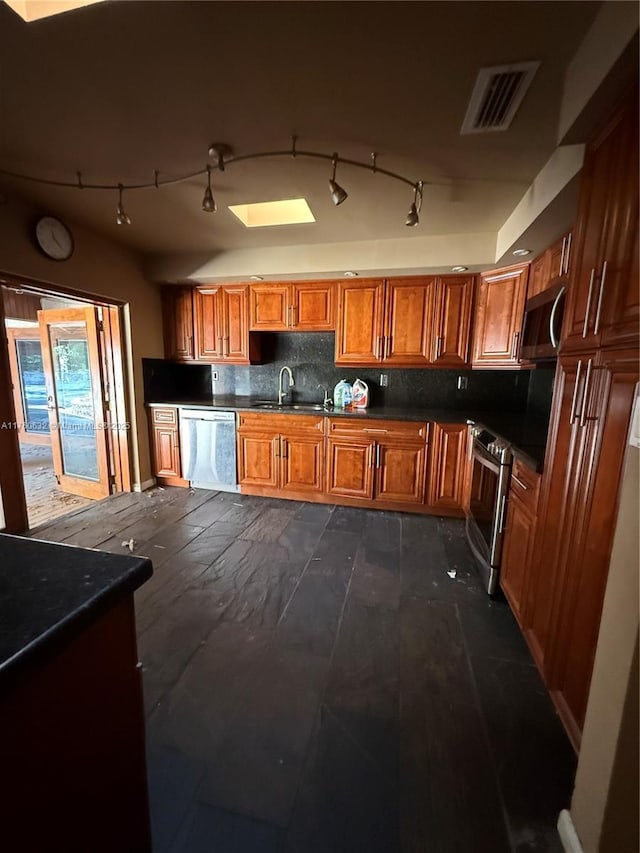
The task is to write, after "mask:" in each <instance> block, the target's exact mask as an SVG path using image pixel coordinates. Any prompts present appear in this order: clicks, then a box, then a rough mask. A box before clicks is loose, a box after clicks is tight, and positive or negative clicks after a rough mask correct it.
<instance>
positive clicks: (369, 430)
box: [362, 427, 389, 432]
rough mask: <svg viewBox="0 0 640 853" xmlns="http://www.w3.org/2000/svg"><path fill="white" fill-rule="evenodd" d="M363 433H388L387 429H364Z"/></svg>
mask: <svg viewBox="0 0 640 853" xmlns="http://www.w3.org/2000/svg"><path fill="white" fill-rule="evenodd" d="M362 431H363V432H389V430H388V429H375V427H364V429H363V430H362Z"/></svg>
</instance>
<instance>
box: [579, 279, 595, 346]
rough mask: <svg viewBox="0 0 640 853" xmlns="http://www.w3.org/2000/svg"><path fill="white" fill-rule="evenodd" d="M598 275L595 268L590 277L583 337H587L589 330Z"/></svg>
mask: <svg viewBox="0 0 640 853" xmlns="http://www.w3.org/2000/svg"><path fill="white" fill-rule="evenodd" d="M595 275H596V270H595V267H594V268H593V269H592V270H591V275H590V276H589V293H588V295H587V307H586V308H585V311H584V325H583V327H582V337H583V338H586V337H587V332H588V330H589V315H590V314H591V299H592V298H593V280H594V278H595Z"/></svg>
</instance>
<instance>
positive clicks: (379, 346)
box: [376, 335, 384, 361]
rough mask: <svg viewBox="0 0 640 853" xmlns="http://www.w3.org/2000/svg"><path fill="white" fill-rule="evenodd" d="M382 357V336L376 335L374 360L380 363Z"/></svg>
mask: <svg viewBox="0 0 640 853" xmlns="http://www.w3.org/2000/svg"><path fill="white" fill-rule="evenodd" d="M383 357H384V335H378V344H377V346H376V358H378V359H379V360H380V361H382V359H383Z"/></svg>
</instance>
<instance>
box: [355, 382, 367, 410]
mask: <svg viewBox="0 0 640 853" xmlns="http://www.w3.org/2000/svg"><path fill="white" fill-rule="evenodd" d="M352 405H353V408H354V409H366V408H367V406H368V405H369V386H368V385H367V383H366V382H363V381H362V379H356V381H355V382H354V383H353V404H352Z"/></svg>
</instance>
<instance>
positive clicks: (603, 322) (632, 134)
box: [562, 93, 638, 349]
mask: <svg viewBox="0 0 640 853" xmlns="http://www.w3.org/2000/svg"><path fill="white" fill-rule="evenodd" d="M637 109H638V106H637V93H636V94H635V96H634V98H633V99H632V100H631V102H630V103H629V104H628V105H626V106H625V107H624V108H622V109H620V110H618V111H617V112H616V113H615V115H614V116H613V117H612V118H611V120H610V121H609V122H608V124H607V125H606V126H605V127H604V128H603V130H602V131H601V133H600V134H598V136H597V137H596V138H595V139H594V140H592V142H591V143H590V144H589V146H588V147H587V152H586V155H585V163H584V167H583V170H582V177H581V182H580V198H579V201H578V215H577V222H576V229H575V247H574V251H573V252H572V255H573V258H572V268H573V274H572V277H571V286H570V288H569V291H568V295H567V305H566V309H565V319H564V324H563V332H562V338H563V347H564V349H567V348H573V349H592V348H595V347H597V346H599V345H600V344H601V343H602V342H603V330H604V335H605V338H607V342H609V343H614V342H616V341H618V342H622V341H623V340H625V339H627V338H628V339H630V340H633V339H634V337H635V336H637V299H636V298H634V299H632V302H635V303H636V305H635V306H634V305H630V306H629V307H630V308H631V309H632V311H631V314H632V316H629V317H621V316H619V311H620V307H621V306H623V305H624V303H625V302H626V295H627V288H629V286H630V276H631V270H632V267H633V257H632V255H633V245H634V240H635V237H636V233H637V228H638V192H637V184H638V127H637V122H638V119H637ZM623 294H624V295H623ZM634 308H636V310H635V311H634V310H633V309H634ZM623 312H624V308H623ZM618 324H620V325H621V328H620V329H619V330H616V326H617V325H618ZM628 325H630V329H627V330H626V334H625V326H628ZM616 331H617V334H616Z"/></svg>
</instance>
